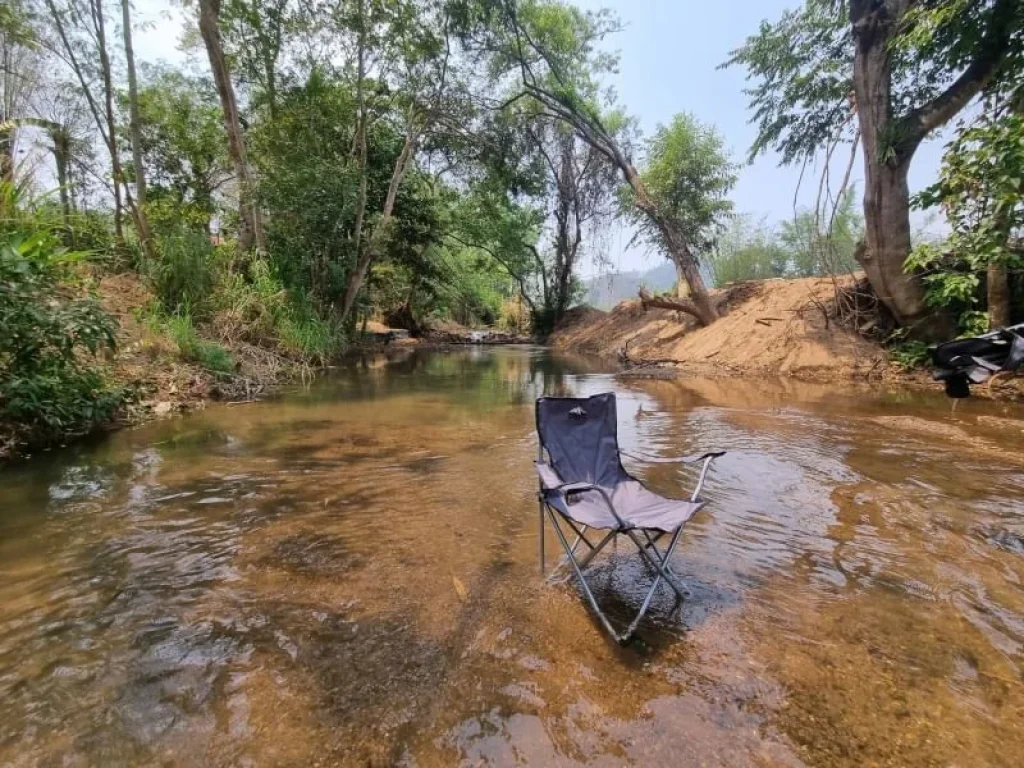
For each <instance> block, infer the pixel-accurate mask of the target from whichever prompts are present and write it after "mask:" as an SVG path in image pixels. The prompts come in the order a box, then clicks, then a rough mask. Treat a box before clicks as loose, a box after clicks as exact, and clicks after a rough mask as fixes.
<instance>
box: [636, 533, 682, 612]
mask: <svg viewBox="0 0 1024 768" xmlns="http://www.w3.org/2000/svg"><path fill="white" fill-rule="evenodd" d="M682 533H683V527H682V526H679V528H677V529H676V531H675V533H673V534H672V539H671V540H670V541H669V543H668V547H667V548H666V550H665V553H664V554H662V553H661V552H659V551H658V548H657V547H653V546H652V547H651V549H653V550H654V552H655V555H656V557H657V561H655V559H654V558H652V557H651V556H650V554H649V553H648V552H647V549H648V546H649V545H645V544H644V543H643V542H642V541H640V539H639V537H637V535H636V533H635V532H634V531H626V535H627V536H629V538H631V539H632V540H633V543H634V544H636V547H637V549H638V550H639V551H640V557H642V558H643V559H644V561H645V562H646V563H647V564H648V565H650V566H651V567H652V568H653V569H654V570H655V572H656V575H655V579H654V586H655V587H656V586H657V585H658V584H659V583H660V580H661V579H662V578H664V579H665V583H666V584H668V585H669V586H670V587H671V588H672V590H673V591H674V592H675V593H676V594H677V595H679V599H680V600H684V599H686V596H687V594H688V590H687V589H686V587H684V586H683V585H682V584H679V583H678V582H677V581H676V578H677V577H676V575H675V573H673V572H672V569H671V568H669V565H668V561H669V557H670V556H671V555H672V551H673V550H674V549H675V548H676V544H678V543H679V537H680V536H681V535H682ZM652 590H653V587H652Z"/></svg>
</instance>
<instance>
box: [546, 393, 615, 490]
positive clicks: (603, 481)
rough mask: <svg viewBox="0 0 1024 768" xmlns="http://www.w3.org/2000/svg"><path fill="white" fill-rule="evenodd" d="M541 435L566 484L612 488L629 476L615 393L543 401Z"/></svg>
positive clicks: (552, 398)
mask: <svg viewBox="0 0 1024 768" xmlns="http://www.w3.org/2000/svg"><path fill="white" fill-rule="evenodd" d="M537 434H538V435H539V436H540V442H541V445H542V446H543V447H544V448H545V449H546V450H547V452H548V456H549V457H550V459H551V465H552V466H553V467H554V468H555V471H556V472H558V475H559V477H561V478H562V481H563V482H566V483H594V484H595V485H600V486H603V487H605V488H611V487H614V486H615V485H617V484H618V483H619V482H621V481H623V480H626V479H628V477H629V476H628V475H627V474H626V472H625V470H624V469H623V468H622V464H621V463H620V461H619V440H618V429H617V422H616V413H615V395H614V394H613V393H611V392H606V393H604V394H601V395H594V396H593V397H586V398H575V397H542V398H540V399H539V400H538V401H537Z"/></svg>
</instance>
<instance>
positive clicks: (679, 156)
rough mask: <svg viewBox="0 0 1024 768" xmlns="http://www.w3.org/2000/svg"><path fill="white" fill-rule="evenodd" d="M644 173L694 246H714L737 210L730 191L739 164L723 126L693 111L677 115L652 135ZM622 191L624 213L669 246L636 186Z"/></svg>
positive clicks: (643, 231) (648, 185)
mask: <svg viewBox="0 0 1024 768" xmlns="http://www.w3.org/2000/svg"><path fill="white" fill-rule="evenodd" d="M640 176H641V178H642V180H643V184H644V187H645V188H646V189H647V193H648V194H649V195H650V198H651V200H652V201H653V202H654V204H655V205H656V206H657V208H658V210H659V211H660V212H661V214H662V215H663V216H665V217H667V218H670V219H672V220H674V221H675V223H676V224H677V225H678V226H679V227H680V229H681V231H682V232H683V234H684V236H685V237H686V240H687V243H688V244H689V245H690V247H691V248H692V249H694V250H695V251H697V252H698V253H705V252H707V251H709V250H711V249H712V248H713V247H714V245H715V242H716V240H717V238H718V236H719V234H720V233H721V230H722V228H723V226H724V222H725V219H726V217H727V216H728V215H729V214H730V213H731V212H732V202H731V201H730V200H729V199H728V197H727V195H728V194H729V192H730V190H731V189H732V187H733V184H735V183H736V166H735V165H734V164H733V162H732V161H731V159H730V158H729V154H728V152H727V150H726V148H725V141H724V140H723V138H722V136H721V135H720V134H719V133H718V131H717V130H715V128H714V127H712V126H710V125H706V124H704V123H701V122H700V121H699V120H697V118H695V117H694V116H693V115H690V114H686V113H684V114H679V115H676V116H675V117H674V118H673V119H672V122H671V123H669V124H668V125H659V126H658V129H657V131H656V132H655V134H654V136H652V137H651V138H650V139H648V140H647V143H646V153H645V159H644V164H643V168H642V169H641V171H640ZM623 195H624V206H623V209H624V213H626V214H627V215H628V216H630V218H631V219H632V220H633V222H634V223H635V225H636V226H637V228H638V230H639V232H640V234H641V236H642V237H644V239H646V240H647V241H648V242H650V243H652V244H654V245H656V246H657V247H659V248H661V249H662V250H663V251H664V252H666V253H667V252H669V251H670V250H671V248H670V247H669V246H668V244H667V243H665V242H664V239H663V234H662V232H661V230H660V229H659V228H658V227H657V226H656V225H655V223H654V222H653V221H652V220H651V219H650V218H649V217H648V216H646V215H645V214H644V212H643V211H642V210H641V209H640V208H638V207H637V201H636V200H634V199H633V193H632V191H631V190H625V191H624V192H623Z"/></svg>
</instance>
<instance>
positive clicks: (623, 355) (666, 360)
mask: <svg viewBox="0 0 1024 768" xmlns="http://www.w3.org/2000/svg"><path fill="white" fill-rule="evenodd" d="M634 341H636V336H633V337H632V338H630V339H629V340H627V341H626V345H625V346H624V347H623V348H622V349H620V350H619V363H621V364H622V366H623V367H624V368H628V369H629V370H631V371H635V370H637V369H639V368H653V367H655V366H659V365H678V364H679V363H681V362H682V360H674V359H673V358H671V357H657V358H644V357H630V354H629V345H630V344H632V343H633V342H634Z"/></svg>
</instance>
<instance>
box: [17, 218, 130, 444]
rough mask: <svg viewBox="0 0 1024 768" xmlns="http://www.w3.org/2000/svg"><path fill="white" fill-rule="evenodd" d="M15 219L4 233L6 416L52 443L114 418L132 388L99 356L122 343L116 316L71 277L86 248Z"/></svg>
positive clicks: (31, 436)
mask: <svg viewBox="0 0 1024 768" xmlns="http://www.w3.org/2000/svg"><path fill="white" fill-rule="evenodd" d="M11 224H12V222H10V221H9V220H6V221H5V222H4V225H5V226H4V227H3V232H2V235H0V237H2V240H0V328H3V333H2V334H0V421H4V422H7V423H9V424H13V425H14V427H15V429H16V430H17V431H18V432H19V433H21V435H22V436H23V437H24V438H25V439H26V440H27V441H29V442H42V443H45V442H50V441H52V440H56V439H59V438H60V437H62V436H64V435H67V434H74V433H80V432H84V431H87V430H88V429H90V428H91V427H92V426H94V425H95V424H97V423H99V422H102V421H106V420H108V419H110V418H112V417H113V416H114V414H115V413H116V412H117V410H118V409H119V407H120V406H121V405H122V403H123V402H124V401H125V399H126V398H127V396H128V392H127V391H126V390H125V389H122V388H119V387H113V386H111V385H109V384H108V382H107V380H106V377H105V376H104V374H103V370H102V367H101V366H100V365H99V362H98V358H99V356H100V355H102V354H103V353H105V352H107V351H110V350H113V349H114V347H115V343H116V342H115V335H114V334H115V328H116V326H115V323H114V320H113V319H112V318H111V317H110V316H109V315H108V314H107V313H106V312H104V311H103V310H102V308H101V307H100V306H99V305H98V304H97V303H96V302H95V301H93V300H92V299H88V298H79V296H80V292H79V291H78V290H77V289H75V288H74V287H72V286H71V285H70V284H69V282H68V281H69V280H70V279H71V276H72V273H71V265H72V264H73V263H74V262H76V261H79V260H81V259H82V258H83V254H81V253H72V252H68V251H65V250H64V249H63V248H61V247H60V246H59V245H58V241H57V238H56V235H55V234H54V233H53V232H52V231H48V230H46V229H38V228H37V229H34V230H33V229H31V228H28V227H26V224H25V222H24V221H20V222H14V226H13V227H12V226H11Z"/></svg>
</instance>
